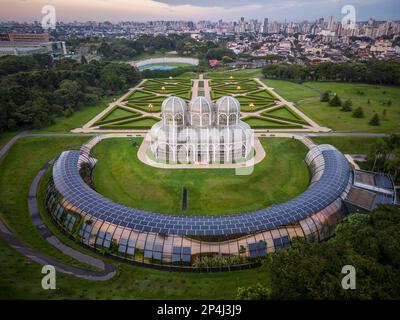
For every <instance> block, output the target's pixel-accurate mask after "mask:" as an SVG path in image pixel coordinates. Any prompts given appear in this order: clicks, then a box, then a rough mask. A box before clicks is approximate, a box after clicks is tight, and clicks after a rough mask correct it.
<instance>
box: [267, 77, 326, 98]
mask: <svg viewBox="0 0 400 320" xmlns="http://www.w3.org/2000/svg"><path fill="white" fill-rule="evenodd" d="M263 82H264V83H265V84H266V85H267V86H269V87H272V88H274V89H275V91H276V92H277V93H278V94H280V95H281V96H282V97H284V98H285V99H287V100H289V101H292V102H296V101H298V100H301V99H307V98H310V97H319V95H320V94H319V92H318V91H316V90H315V89H310V88H307V87H305V86H304V85H301V84H297V83H294V82H290V81H283V80H273V79H266V80H263Z"/></svg>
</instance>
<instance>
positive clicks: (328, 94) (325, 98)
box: [320, 91, 330, 102]
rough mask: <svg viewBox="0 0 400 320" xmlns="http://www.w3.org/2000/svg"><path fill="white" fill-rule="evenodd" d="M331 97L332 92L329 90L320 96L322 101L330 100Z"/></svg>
mask: <svg viewBox="0 0 400 320" xmlns="http://www.w3.org/2000/svg"><path fill="white" fill-rule="evenodd" d="M329 99H330V92H329V91H325V92H323V93H322V94H321V97H320V101H321V102H329Z"/></svg>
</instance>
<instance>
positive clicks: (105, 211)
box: [45, 145, 353, 268]
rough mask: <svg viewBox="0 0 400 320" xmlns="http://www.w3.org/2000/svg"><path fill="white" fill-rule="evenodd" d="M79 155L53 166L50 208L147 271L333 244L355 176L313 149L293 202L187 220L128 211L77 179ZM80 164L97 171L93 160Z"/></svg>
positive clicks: (100, 246) (242, 261)
mask: <svg viewBox="0 0 400 320" xmlns="http://www.w3.org/2000/svg"><path fill="white" fill-rule="evenodd" d="M80 157H82V153H81V152H79V151H65V152H63V153H62V154H61V155H60V156H59V158H58V159H57V161H56V163H55V164H54V166H53V175H52V178H51V179H50V182H49V184H48V187H47V194H46V200H45V201H46V207H47V210H48V212H49V213H50V214H51V216H52V218H53V219H54V220H55V221H56V222H57V224H58V225H59V226H60V227H61V228H62V229H63V230H64V231H65V232H66V233H68V234H69V235H70V236H72V237H73V238H74V239H76V240H77V241H79V242H81V243H83V244H84V245H87V246H89V247H91V248H94V249H96V250H98V251H100V252H102V253H107V254H110V255H113V256H117V257H120V258H123V259H126V260H130V261H134V262H137V263H143V264H153V265H164V266H177V267H181V268H192V267H193V266H196V261H197V260H198V259H199V257H215V256H218V257H234V258H236V259H232V261H234V262H232V263H233V264H237V265H251V264H252V263H254V261H256V260H257V258H259V257H262V256H265V255H266V254H268V253H270V252H274V251H276V250H279V249H281V248H285V247H288V246H290V243H291V241H292V239H293V238H296V237H301V238H306V239H309V240H314V241H321V240H324V239H327V238H328V237H330V236H331V235H332V234H333V232H334V230H335V228H336V225H337V224H338V223H340V222H341V221H342V219H343V218H344V215H345V213H346V209H345V205H344V202H343V199H344V198H345V197H346V195H347V194H348V192H349V190H350V188H351V186H352V182H353V171H352V169H351V167H350V165H349V163H348V162H347V160H346V158H345V157H344V155H343V154H342V153H340V152H339V151H338V150H336V149H335V148H334V147H332V146H330V145H321V146H317V147H315V148H313V149H312V150H310V151H309V152H308V154H307V156H306V159H305V161H306V163H307V165H308V167H309V169H310V172H311V175H312V178H311V182H310V185H309V187H308V189H307V190H306V191H305V192H304V193H302V194H300V195H299V196H297V197H296V198H294V199H292V200H290V201H288V202H286V203H282V204H279V205H275V206H271V207H268V208H264V209H261V210H257V211H253V212H248V213H243V214H235V215H223V216H197V217H184V216H174V215H166V214H160V213H156V212H147V211H142V210H138V209H135V208H129V207H126V206H123V205H120V204H117V203H114V202H113V201H111V200H109V199H107V198H105V197H103V196H102V195H100V194H98V193H97V192H96V191H94V190H93V189H91V188H90V187H89V186H88V185H87V184H86V183H85V182H84V180H83V179H82V178H81V176H80V174H79V169H80V164H81V163H82V160H80ZM83 162H86V163H88V162H89V163H90V162H91V165H92V166H93V165H94V162H93V159H92V158H90V157H87V158H86V159H85V160H84V161H83Z"/></svg>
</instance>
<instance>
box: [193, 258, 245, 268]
mask: <svg viewBox="0 0 400 320" xmlns="http://www.w3.org/2000/svg"><path fill="white" fill-rule="evenodd" d="M247 262H248V259H247V258H246V257H242V256H214V257H207V256H205V257H198V258H197V259H196V261H194V263H193V266H194V267H195V268H210V267H227V266H233V265H238V264H245V263H247Z"/></svg>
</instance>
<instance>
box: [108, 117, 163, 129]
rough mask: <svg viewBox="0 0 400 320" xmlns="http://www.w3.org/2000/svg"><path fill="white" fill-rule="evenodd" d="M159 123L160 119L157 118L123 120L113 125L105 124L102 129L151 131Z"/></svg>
mask: <svg viewBox="0 0 400 320" xmlns="http://www.w3.org/2000/svg"><path fill="white" fill-rule="evenodd" d="M159 121H160V119H159V118H155V117H142V118H137V119H128V120H122V121H118V122H114V123H112V124H105V125H102V126H101V128H102V129H149V128H151V127H152V126H153V125H154V124H156V123H157V122H159Z"/></svg>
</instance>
